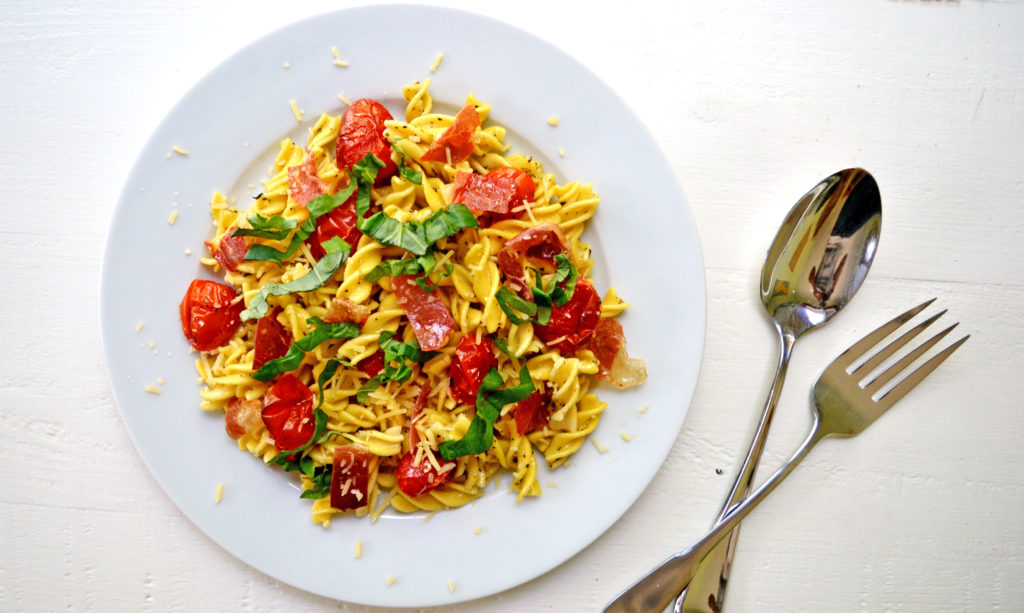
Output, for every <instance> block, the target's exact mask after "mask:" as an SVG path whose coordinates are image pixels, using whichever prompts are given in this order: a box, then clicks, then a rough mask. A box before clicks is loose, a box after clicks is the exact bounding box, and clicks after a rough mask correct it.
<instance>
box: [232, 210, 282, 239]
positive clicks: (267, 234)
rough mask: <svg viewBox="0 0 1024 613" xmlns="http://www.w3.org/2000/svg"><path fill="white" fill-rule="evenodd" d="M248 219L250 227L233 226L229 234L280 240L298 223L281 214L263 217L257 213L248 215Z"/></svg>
mask: <svg viewBox="0 0 1024 613" xmlns="http://www.w3.org/2000/svg"><path fill="white" fill-rule="evenodd" d="M248 221H249V225H250V226H252V227H251V228H235V230H234V231H233V232H232V233H231V236H255V237H257V238H268V239H272V240H281V239H283V238H285V237H286V236H288V234H289V232H291V231H292V230H294V229H295V226H297V225H298V222H297V221H295V220H294V219H288V218H287V217H282V216H281V215H274V216H273V217H264V216H263V215H260V214H259V213H256V214H255V215H250V216H249V219H248Z"/></svg>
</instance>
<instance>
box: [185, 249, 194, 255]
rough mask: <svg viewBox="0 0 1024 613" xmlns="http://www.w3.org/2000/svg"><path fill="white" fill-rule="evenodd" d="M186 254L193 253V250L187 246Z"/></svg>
mask: <svg viewBox="0 0 1024 613" xmlns="http://www.w3.org/2000/svg"><path fill="white" fill-rule="evenodd" d="M185 255H192V250H191V249H189V248H188V247H186V248H185Z"/></svg>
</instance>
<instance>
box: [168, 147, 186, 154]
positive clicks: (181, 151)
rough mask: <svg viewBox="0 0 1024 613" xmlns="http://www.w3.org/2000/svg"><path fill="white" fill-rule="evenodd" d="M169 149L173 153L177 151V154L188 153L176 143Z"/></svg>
mask: <svg viewBox="0 0 1024 613" xmlns="http://www.w3.org/2000/svg"><path fill="white" fill-rule="evenodd" d="M171 150H172V151H174V152H175V153H177V154H178V155H188V151H185V150H184V149H183V148H181V147H179V146H177V145H174V146H173V147H171Z"/></svg>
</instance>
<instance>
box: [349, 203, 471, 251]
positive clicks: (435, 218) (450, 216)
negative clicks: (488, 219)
mask: <svg viewBox="0 0 1024 613" xmlns="http://www.w3.org/2000/svg"><path fill="white" fill-rule="evenodd" d="M358 225H359V230H360V231H361V232H362V233H363V234H365V235H367V236H369V237H371V238H373V239H375V240H376V241H377V242H379V243H381V244H382V245H395V246H397V247H402V248H403V249H405V250H406V251H410V252H412V253H415V254H416V255H420V256H422V255H426V253H427V249H429V248H430V246H431V245H433V244H434V243H435V242H437V241H439V240H441V239H442V238H448V237H449V236H453V235H454V234H456V233H457V232H459V231H460V230H463V229H465V228H479V227H480V225H479V224H478V223H477V221H476V217H474V216H473V213H472V211H470V210H469V208H468V207H467V206H466V205H464V204H460V203H455V204H452V205H449V206H448V208H445V209H441V210H440V211H435V212H434V213H433V214H431V215H430V217H428V218H427V219H426V220H425V221H423V222H417V221H408V222H405V223H402V222H400V221H398V220H397V219H394V218H392V217H389V216H387V215H385V214H384V211H378V212H376V213H374V214H373V215H371V216H370V217H369V218H367V219H361V220H360V221H359V222H358Z"/></svg>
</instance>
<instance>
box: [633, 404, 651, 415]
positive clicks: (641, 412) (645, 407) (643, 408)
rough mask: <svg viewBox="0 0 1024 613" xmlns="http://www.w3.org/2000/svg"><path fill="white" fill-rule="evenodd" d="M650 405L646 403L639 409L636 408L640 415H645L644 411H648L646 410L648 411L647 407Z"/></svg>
mask: <svg viewBox="0 0 1024 613" xmlns="http://www.w3.org/2000/svg"><path fill="white" fill-rule="evenodd" d="M648 406H650V405H647V404H645V405H644V406H642V407H640V408H639V409H637V410H636V412H637V414H639V415H643V414H644V413H646V412H647V407H648Z"/></svg>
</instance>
